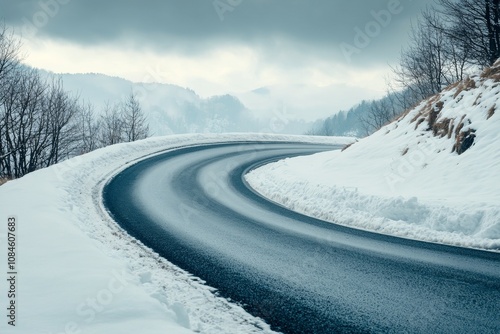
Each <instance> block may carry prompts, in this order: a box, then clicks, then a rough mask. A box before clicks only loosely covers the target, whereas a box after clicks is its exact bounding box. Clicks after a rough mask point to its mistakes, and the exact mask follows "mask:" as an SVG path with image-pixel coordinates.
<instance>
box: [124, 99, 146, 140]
mask: <svg viewBox="0 0 500 334" xmlns="http://www.w3.org/2000/svg"><path fill="white" fill-rule="evenodd" d="M122 114H123V122H124V124H123V126H124V132H125V141H128V142H132V141H136V140H139V139H145V138H147V137H148V136H149V126H148V125H147V121H146V117H145V116H144V113H143V112H142V108H141V105H140V103H139V101H138V100H137V98H136V96H135V94H134V92H132V93H130V95H129V97H128V100H127V101H125V102H124V103H123V105H122Z"/></svg>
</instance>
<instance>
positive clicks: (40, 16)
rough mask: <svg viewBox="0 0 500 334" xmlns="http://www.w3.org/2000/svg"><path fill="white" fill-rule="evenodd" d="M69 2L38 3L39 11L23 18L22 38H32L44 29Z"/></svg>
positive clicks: (42, 1) (51, 0)
mask: <svg viewBox="0 0 500 334" xmlns="http://www.w3.org/2000/svg"><path fill="white" fill-rule="evenodd" d="M70 2H71V0H41V1H39V2H38V8H39V10H38V11H37V12H35V13H34V14H33V15H32V16H31V17H23V26H22V30H21V32H22V34H23V37H26V38H30V37H34V36H35V35H36V33H37V32H38V31H39V30H40V29H42V28H43V27H45V26H46V25H47V24H48V23H49V22H50V20H51V19H53V18H54V17H56V16H57V14H59V12H60V10H61V7H63V6H64V5H67V4H68V3H70Z"/></svg>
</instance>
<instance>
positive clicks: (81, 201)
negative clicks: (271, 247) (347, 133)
mask: <svg viewBox="0 0 500 334" xmlns="http://www.w3.org/2000/svg"><path fill="white" fill-rule="evenodd" d="M247 140H255V141H268V140H270V141H300V142H317V143H329V144H331V143H339V144H342V143H344V144H345V143H348V142H349V141H352V139H347V138H340V139H333V140H332V139H329V138H310V137H295V136H273V135H257V134H254V135H248V134H245V135H185V136H173V137H164V138H152V139H148V140H144V141H140V142H135V143H129V144H121V145H116V146H113V147H108V148H105V149H101V150H98V151H95V152H92V153H89V154H86V155H83V156H80V157H77V158H74V159H71V160H68V161H66V162H64V163H61V164H59V165H56V166H52V167H50V168H47V169H44V170H40V171H37V172H34V173H31V174H29V175H27V176H25V177H23V178H21V179H19V180H16V181H11V182H8V183H7V184H5V185H3V186H1V187H0V205H1V206H0V219H1V220H3V222H2V225H1V226H2V227H1V228H0V244H1V245H2V248H3V250H2V251H1V252H0V254H1V255H0V260H1V263H2V268H4V270H3V271H4V273H3V274H4V275H5V274H6V273H7V269H6V264H7V251H6V248H7V247H6V246H5V245H6V239H7V228H6V227H7V219H8V217H10V216H16V218H17V231H16V234H17V245H16V249H17V263H16V265H17V268H16V270H17V272H18V276H17V287H16V292H17V296H16V306H17V319H16V327H11V326H9V325H8V324H7V320H8V319H7V318H6V317H5V316H6V315H7V310H6V309H7V303H8V300H7V298H4V297H5V294H6V292H7V291H8V289H9V287H8V286H7V281H6V279H5V278H2V280H0V291H1V294H2V296H3V297H2V299H1V301H0V303H1V309H2V310H3V311H2V319H3V320H2V321H1V322H0V333H17V334H18V333H27V334H28V333H29V334H32V333H108V334H113V333H120V334H121V333H162V334H165V333H176V334H177V333H178V334H182V333H194V332H197V333H230V334H234V333H271V330H270V329H269V326H268V325H267V324H265V323H264V322H263V321H262V320H260V319H257V318H255V317H252V316H251V315H249V314H247V313H246V312H245V311H244V310H243V309H242V308H241V307H239V306H237V305H234V304H231V303H229V302H228V301H226V300H224V299H222V298H219V297H216V296H215V295H214V294H213V289H211V288H210V287H207V286H206V285H204V284H203V282H201V281H199V280H197V279H196V278H194V277H191V276H190V275H189V274H188V273H186V272H184V271H182V270H180V269H179V268H177V267H175V266H174V265H172V264H171V263H169V262H168V261H166V260H164V259H162V258H160V257H159V256H158V255H157V254H155V253H153V252H152V251H151V250H150V249H148V248H146V247H144V246H143V245H141V243H140V242H138V241H137V240H135V239H133V238H132V237H130V236H128V235H127V234H126V233H125V232H124V231H123V230H122V229H121V228H120V227H119V226H118V225H117V224H115V223H114V222H113V221H112V220H111V219H110V218H109V216H108V215H107V214H106V213H105V211H104V209H103V208H102V206H101V202H102V201H101V191H102V187H103V186H104V184H105V183H106V181H107V180H109V178H110V177H112V176H113V175H115V174H116V173H117V172H119V171H120V170H121V169H123V168H125V167H126V165H127V164H130V163H132V162H134V161H135V160H137V159H140V158H142V157H145V156H147V155H150V154H154V153H155V152H159V151H164V150H166V149H171V148H175V147H181V146H187V145H195V144H203V143H214V142H227V141H231V142H237V141H247Z"/></svg>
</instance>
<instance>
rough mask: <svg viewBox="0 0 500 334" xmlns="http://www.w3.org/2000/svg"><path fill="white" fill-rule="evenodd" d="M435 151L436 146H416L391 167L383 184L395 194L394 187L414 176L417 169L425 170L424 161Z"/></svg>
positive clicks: (432, 144) (431, 144)
mask: <svg viewBox="0 0 500 334" xmlns="http://www.w3.org/2000/svg"><path fill="white" fill-rule="evenodd" d="M436 151H437V148H436V144H435V143H434V142H431V143H430V146H428V147H423V146H418V148H417V149H414V150H411V151H410V152H408V153H407V154H404V156H403V159H401V160H399V161H398V162H397V163H396V164H393V166H391V171H390V172H388V173H386V174H385V182H386V183H387V185H388V186H389V188H390V189H391V191H392V192H396V186H397V185H398V184H400V183H402V182H404V181H405V180H408V179H409V178H411V177H412V176H414V175H415V174H416V173H417V171H418V170H419V169H422V168H425V166H426V161H429V159H430V157H431V156H432V155H433V154H435V153H436Z"/></svg>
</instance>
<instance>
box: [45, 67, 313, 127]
mask: <svg viewBox="0 0 500 334" xmlns="http://www.w3.org/2000/svg"><path fill="white" fill-rule="evenodd" d="M45 74H48V73H47V72H45ZM61 78H62V80H63V82H64V87H65V89H66V90H67V91H70V92H73V93H75V94H78V95H79V96H80V98H81V99H82V100H85V101H87V102H89V103H91V104H92V105H94V106H95V108H96V110H97V112H100V111H102V110H103V109H104V107H105V105H106V103H111V104H113V103H115V102H118V101H121V100H124V99H125V98H126V97H127V96H128V95H129V94H130V92H132V91H134V92H135V94H136V95H137V97H138V99H139V101H140V102H141V106H142V108H143V110H144V112H145V114H146V115H147V118H148V122H149V126H150V129H151V131H152V133H153V134H154V135H167V134H178V133H208V132H210V133H222V132H271V133H286V134H302V133H304V132H305V131H306V130H307V129H308V128H309V127H310V126H311V124H312V123H310V122H306V121H304V120H302V119H299V118H297V117H296V116H293V115H291V114H287V113H284V112H282V110H281V109H280V108H273V107H272V106H271V107H269V105H270V104H269V103H268V104H267V107H266V106H264V105H262V109H260V110H255V109H253V108H252V109H250V108H248V107H247V106H246V105H245V104H244V103H243V102H242V101H241V99H240V98H239V97H237V96H234V95H228V94H226V95H220V96H212V97H209V98H202V97H200V96H199V95H197V94H196V93H195V92H194V91H193V90H192V89H189V88H184V87H180V86H176V85H171V84H159V83H133V82H131V81H128V80H125V79H122V78H117V77H110V76H106V75H103V74H95V73H90V74H62V75H61ZM243 95H244V94H243ZM266 108H267V109H266Z"/></svg>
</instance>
